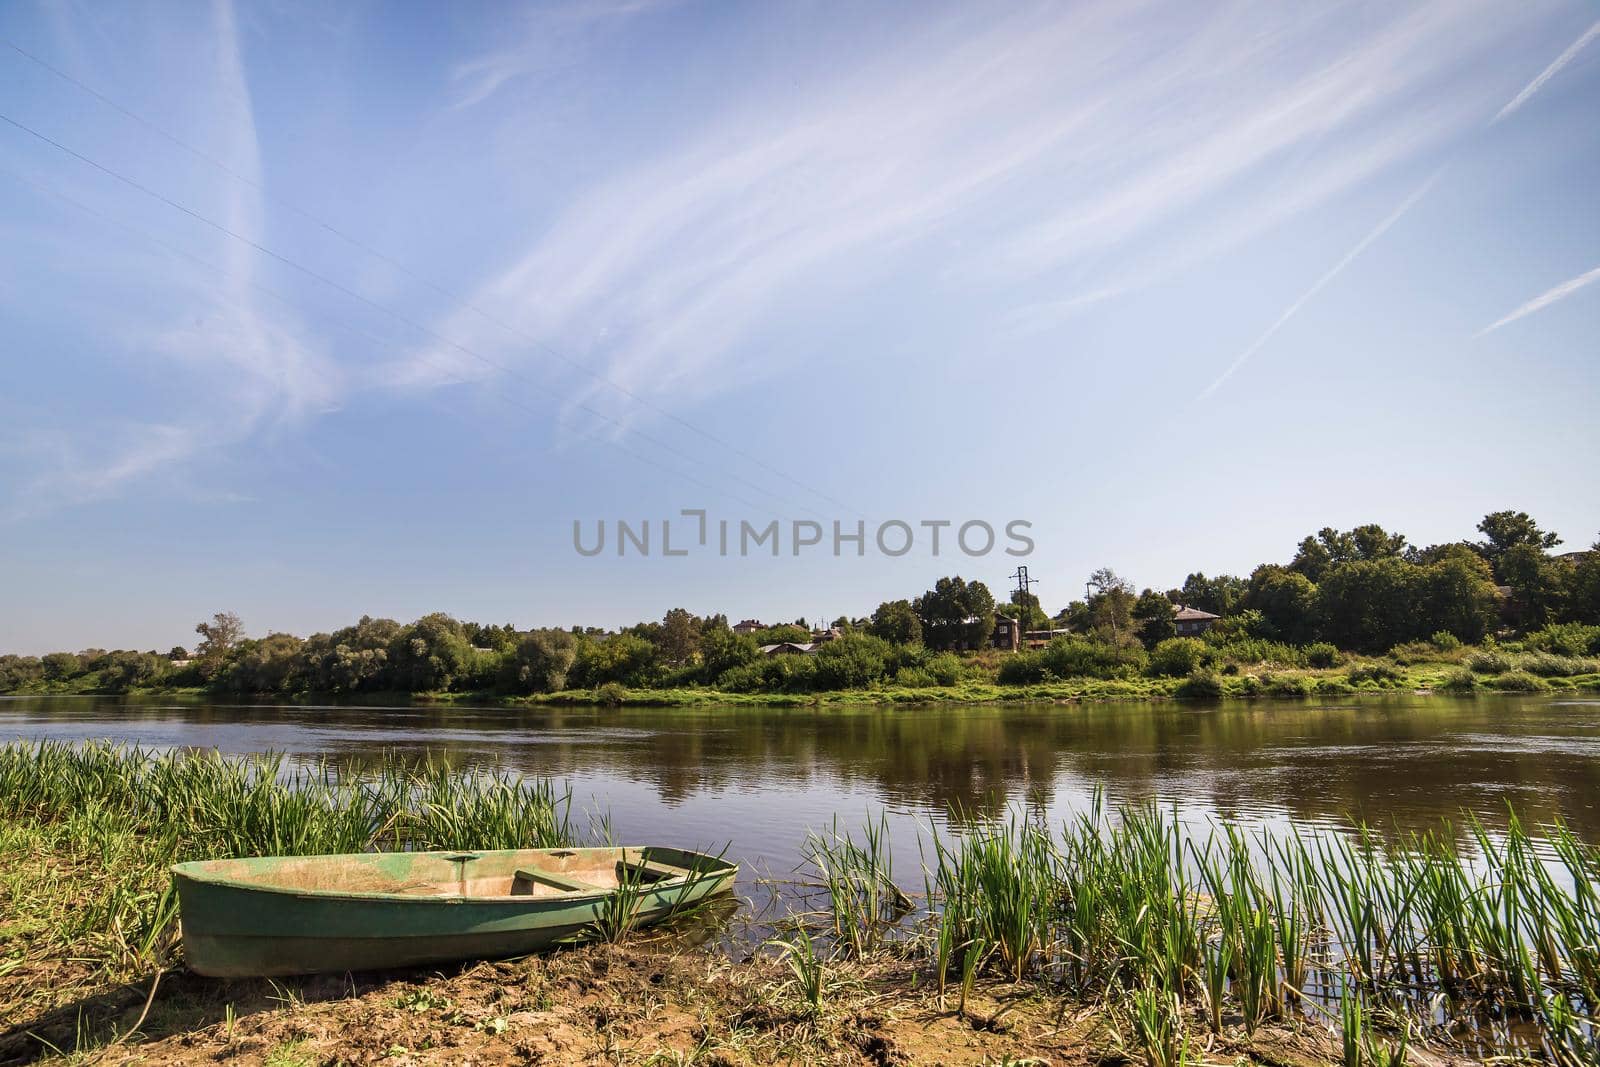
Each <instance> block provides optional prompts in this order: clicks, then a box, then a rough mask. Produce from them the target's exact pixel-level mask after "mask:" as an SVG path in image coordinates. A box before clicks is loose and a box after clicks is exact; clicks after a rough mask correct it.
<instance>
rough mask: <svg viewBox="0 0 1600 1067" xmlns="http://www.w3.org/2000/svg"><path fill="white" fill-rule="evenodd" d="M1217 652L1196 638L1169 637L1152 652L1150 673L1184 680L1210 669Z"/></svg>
mask: <svg viewBox="0 0 1600 1067" xmlns="http://www.w3.org/2000/svg"><path fill="white" fill-rule="evenodd" d="M1215 659H1216V652H1215V651H1213V650H1212V648H1211V647H1210V646H1209V645H1207V644H1206V643H1205V642H1204V641H1202V640H1200V639H1199V638H1196V637H1169V638H1167V639H1166V640H1165V641H1162V642H1161V643H1160V644H1158V645H1156V647H1155V648H1154V649H1152V650H1151V652H1150V673H1151V674H1154V675H1157V676H1160V677H1164V678H1183V677H1186V676H1188V675H1190V674H1193V673H1194V672H1195V671H1197V670H1199V669H1200V668H1201V667H1209V666H1210V665H1211V664H1212V663H1213V662H1214V661H1215Z"/></svg>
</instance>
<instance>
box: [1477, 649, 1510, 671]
mask: <svg viewBox="0 0 1600 1067" xmlns="http://www.w3.org/2000/svg"><path fill="white" fill-rule="evenodd" d="M1513 666H1515V664H1513V663H1512V662H1511V657H1510V656H1508V655H1506V654H1505V653H1504V652H1497V651H1494V650H1492V649H1485V650H1484V651H1482V652H1474V653H1473V654H1472V655H1470V656H1468V657H1467V670H1469V671H1472V672H1473V673H1475V674H1504V673H1505V672H1506V671H1509V670H1511V669H1512V667H1513Z"/></svg>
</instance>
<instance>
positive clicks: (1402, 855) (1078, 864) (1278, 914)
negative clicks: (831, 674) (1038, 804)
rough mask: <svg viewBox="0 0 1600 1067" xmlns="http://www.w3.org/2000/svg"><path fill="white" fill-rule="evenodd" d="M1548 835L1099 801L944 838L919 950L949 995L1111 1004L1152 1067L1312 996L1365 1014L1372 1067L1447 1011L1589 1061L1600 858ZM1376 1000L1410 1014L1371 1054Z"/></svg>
mask: <svg viewBox="0 0 1600 1067" xmlns="http://www.w3.org/2000/svg"><path fill="white" fill-rule="evenodd" d="M1540 829H1541V832H1540V834H1539V836H1538V837H1536V836H1535V835H1534V834H1532V833H1530V831H1528V830H1527V829H1526V828H1525V827H1524V825H1523V824H1522V823H1521V821H1520V820H1518V819H1517V818H1516V817H1515V815H1512V816H1511V817H1510V818H1509V819H1508V824H1507V828H1506V830H1505V831H1504V832H1501V833H1491V832H1490V831H1489V830H1488V829H1487V828H1486V827H1484V826H1483V825H1482V824H1481V823H1478V822H1476V821H1469V823H1468V824H1467V826H1466V831H1467V833H1466V835H1465V847H1463V846H1462V845H1461V844H1458V839H1457V837H1456V835H1455V834H1454V832H1453V831H1452V830H1451V829H1450V828H1448V827H1446V828H1443V829H1441V830H1439V831H1435V832H1427V833H1412V834H1406V835H1402V836H1400V837H1398V838H1397V839H1393V840H1391V841H1389V842H1387V843H1383V842H1380V841H1379V840H1378V839H1377V837H1376V836H1375V835H1374V834H1372V833H1371V832H1370V831H1369V830H1367V829H1366V828H1365V827H1360V826H1357V827H1353V828H1351V829H1350V831H1349V832H1345V833H1317V834H1310V835H1306V834H1301V833H1299V832H1290V833H1287V834H1271V833H1267V832H1265V831H1262V832H1257V833H1247V832H1246V831H1244V830H1241V829H1239V828H1238V827H1235V826H1228V825H1224V826H1220V827H1217V828H1216V829H1214V830H1213V831H1211V832H1209V833H1207V834H1205V835H1203V836H1196V835H1193V834H1190V833H1189V832H1187V831H1185V830H1184V829H1183V828H1182V827H1181V826H1180V825H1179V824H1178V823H1177V821H1176V820H1175V819H1173V818H1170V817H1168V816H1166V815H1164V814H1163V813H1161V812H1159V811H1157V810H1155V809H1152V808H1148V807H1135V808H1126V809H1123V810H1121V811H1120V812H1118V813H1117V815H1116V817H1115V818H1106V817H1105V816H1104V813H1103V812H1102V811H1101V810H1100V808H1099V806H1098V804H1097V805H1096V806H1095V807H1094V808H1093V809H1092V810H1091V811H1090V812H1088V813H1086V814H1084V815H1082V816H1080V817H1079V818H1078V819H1077V820H1076V821H1074V822H1073V823H1071V824H1069V825H1067V826H1066V827H1064V828H1063V829H1062V830H1061V831H1060V832H1059V833H1053V832H1051V831H1050V830H1049V829H1048V828H1047V827H1045V826H1044V825H1042V824H1041V823H1040V822H1039V821H1038V820H1037V819H1034V818H1028V817H1024V816H1022V815H1020V814H1013V815H1012V816H1011V817H1010V818H1009V819H1006V820H999V821H991V822H988V823H978V824H976V825H972V824H968V825H967V826H966V827H965V829H964V830H963V832H962V833H961V834H960V835H959V836H956V837H953V838H952V839H950V840H948V841H947V840H945V839H943V838H941V837H938V836H936V837H935V839H934V840H935V844H934V849H933V853H932V867H931V870H930V876H929V886H930V897H931V905H930V907H931V911H932V914H931V916H930V918H929V928H930V933H929V935H928V945H929V949H928V952H929V956H930V958H931V961H932V962H933V964H934V967H935V969H936V971H937V972H938V975H939V978H940V982H941V988H942V985H943V981H944V977H945V975H946V974H950V975H956V974H961V975H963V976H964V977H965V976H966V975H967V974H968V973H970V970H971V968H972V967H973V966H974V965H976V966H977V967H978V968H980V969H987V970H990V971H992V972H995V973H998V974H1001V975H1003V976H1005V977H1006V978H1009V979H1012V980H1016V981H1020V980H1022V979H1023V978H1026V977H1029V976H1030V975H1031V976H1034V977H1037V978H1042V979H1044V980H1047V981H1051V982H1056V983H1059V984H1060V985H1062V986H1063V987H1065V989H1066V990H1067V991H1069V992H1071V993H1073V994H1074V995H1076V996H1078V997H1079V998H1082V999H1088V1000H1094V999H1103V1000H1105V1001H1106V1002H1108V1004H1110V1005H1111V1006H1112V1008H1113V1011H1112V1017H1113V1018H1114V1019H1118V1020H1120V1021H1121V1026H1122V1029H1123V1031H1124V1034H1125V1037H1126V1038H1127V1039H1128V1040H1130V1041H1133V1042H1135V1043H1137V1044H1138V1045H1139V1046H1140V1049H1141V1055H1142V1056H1143V1057H1144V1058H1146V1059H1147V1060H1148V1061H1149V1062H1151V1063H1166V1062H1171V1060H1172V1057H1174V1056H1181V1055H1182V1054H1183V1053H1182V1050H1183V1049H1184V1048H1185V1047H1187V1046H1186V1042H1187V1040H1188V1039H1187V1037H1186V1036H1185V1034H1184V1033H1183V1032H1182V1027H1183V1026H1186V1025H1189V1022H1188V1020H1189V1019H1190V1016H1192V1017H1193V1020H1194V1021H1201V1022H1203V1023H1204V1025H1205V1026H1207V1027H1208V1028H1209V1029H1211V1030H1213V1031H1218V1032H1220V1031H1221V1029H1222V1028H1223V1026H1224V1025H1225V1020H1237V1021H1238V1022H1239V1023H1240V1024H1241V1025H1242V1026H1243V1027H1244V1028H1245V1029H1247V1030H1253V1029H1254V1028H1255V1027H1257V1026H1259V1025H1261V1024H1263V1023H1266V1022H1269V1021H1273V1020H1281V1019H1285V1018H1288V1017H1291V1016H1293V1015H1296V1014H1300V1013H1304V1012H1305V1011H1306V1010H1307V1007H1308V1003H1307V1002H1308V1001H1309V1002H1315V1004H1313V1005H1312V1006H1319V1007H1320V1006H1326V1005H1329V1004H1334V1003H1342V1007H1343V1010H1344V1013H1345V1014H1346V1015H1347V1016H1349V1017H1352V1018H1354V1017H1355V1015H1354V1014H1352V1013H1356V1014H1359V1018H1360V1020H1361V1025H1362V1026H1363V1028H1364V1030H1363V1034H1362V1035H1361V1036H1359V1038H1358V1047H1359V1048H1360V1049H1361V1050H1362V1052H1361V1054H1362V1055H1363V1056H1364V1057H1365V1062H1381V1061H1382V1059H1383V1058H1384V1057H1385V1056H1392V1057H1393V1061H1392V1062H1400V1061H1403V1059H1404V1057H1405V1043H1404V1041H1405V1037H1406V1035H1407V1032H1408V1031H1409V1029H1410V1026H1411V1025H1412V1024H1413V1023H1414V1024H1415V1025H1417V1026H1419V1027H1423V1028H1426V1027H1427V1026H1429V1025H1438V1023H1439V1020H1440V1019H1441V1018H1442V1019H1445V1020H1447V1021H1449V1022H1452V1023H1458V1022H1463V1021H1466V1022H1467V1023H1468V1024H1469V1025H1470V1026H1472V1027H1476V1028H1478V1029H1479V1030H1480V1031H1487V1032H1488V1033H1487V1036H1488V1038H1489V1039H1490V1040H1491V1041H1498V1042H1500V1043H1502V1044H1503V1043H1507V1042H1509V1043H1511V1044H1515V1043H1516V1041H1517V1040H1518V1038H1516V1037H1514V1036H1513V1035H1514V1033H1515V1034H1527V1033H1534V1034H1537V1043H1538V1045H1539V1049H1538V1050H1537V1051H1539V1052H1541V1053H1542V1054H1543V1055H1545V1056H1546V1057H1547V1058H1549V1059H1551V1060H1554V1061H1557V1062H1563V1063H1565V1062H1574V1063H1575V1062H1581V1061H1587V1062H1595V1061H1596V1059H1597V1056H1600V1046H1597V1044H1596V1026H1595V1015H1596V1012H1597V1010H1600V849H1597V848H1596V847H1595V846H1592V845H1589V844H1586V843H1584V842H1582V841H1580V840H1579V839H1578V838H1577V837H1576V836H1575V835H1574V834H1573V833H1572V832H1571V831H1570V829H1568V828H1567V827H1566V826H1565V825H1564V824H1562V823H1559V822H1557V823H1555V824H1553V825H1550V826H1547V827H1541V828H1540ZM974 953H980V954H981V955H980V958H978V959H977V960H976V963H974V960H973V954H974ZM1352 998H1355V999H1352ZM1369 1001H1372V1002H1379V1001H1381V1002H1382V1004H1383V1005H1384V1007H1385V1012H1384V1015H1383V1017H1384V1018H1386V1019H1388V1018H1390V1017H1391V1016H1392V1017H1393V1018H1396V1019H1406V1020H1407V1021H1405V1023H1404V1024H1403V1025H1401V1026H1400V1028H1399V1031H1398V1032H1399V1034H1400V1041H1399V1043H1398V1044H1394V1045H1391V1046H1380V1045H1379V1044H1376V1043H1374V1042H1375V1039H1374V1038H1373V1037H1372V1035H1371V1034H1370V1033H1369V1032H1367V1031H1370V1029H1371V1018H1372V1013H1371V1012H1370V1011H1369V1010H1368V1009H1367V1007H1366V1005H1367V1004H1368V1002H1369ZM1172 1005H1178V1006H1179V1007H1180V1008H1181V1009H1183V1010H1177V1011H1174V1010H1171V1006H1172ZM1408 1016H1409V1018H1408V1019H1407V1017H1408ZM1512 1024H1515V1025H1514V1026H1513V1025H1512ZM1174 1027H1178V1028H1179V1029H1177V1030H1174ZM1380 1047H1381V1049H1382V1052H1381V1053H1380V1051H1379V1050H1380Z"/></svg>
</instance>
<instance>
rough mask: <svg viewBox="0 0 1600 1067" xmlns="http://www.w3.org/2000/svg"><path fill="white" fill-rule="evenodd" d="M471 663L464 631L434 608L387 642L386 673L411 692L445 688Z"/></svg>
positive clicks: (469, 647)
mask: <svg viewBox="0 0 1600 1067" xmlns="http://www.w3.org/2000/svg"><path fill="white" fill-rule="evenodd" d="M471 664H472V646H471V645H470V644H468V643H467V634H466V630H465V629H464V628H463V627H462V625H461V624H460V623H459V622H457V621H456V620H455V619H452V618H451V617H450V616H448V615H446V614H444V613H443V612H439V611H436V612H434V613H433V614H431V615H424V616H423V617H422V618H420V619H418V620H417V621H416V622H414V623H412V624H411V625H410V626H407V627H405V628H404V629H403V630H401V631H400V632H399V633H398V634H396V635H395V638H394V640H393V641H392V642H391V643H390V645H389V671H388V672H387V673H388V674H389V676H390V677H391V678H392V679H393V681H394V683H395V684H396V685H397V686H398V687H399V688H401V689H403V690H406V691H407V692H412V693H423V692H434V691H440V690H447V689H449V688H450V684H451V683H452V682H453V681H455V680H456V679H457V678H459V677H461V676H462V675H463V674H464V673H466V671H467V670H468V668H470V666H471Z"/></svg>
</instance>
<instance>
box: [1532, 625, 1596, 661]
mask: <svg viewBox="0 0 1600 1067" xmlns="http://www.w3.org/2000/svg"><path fill="white" fill-rule="evenodd" d="M1523 644H1525V645H1527V646H1528V647H1529V648H1532V649H1537V650H1539V651H1541V652H1555V653H1557V654H1559V655H1562V656H1600V626H1585V625H1584V624H1583V623H1579V622H1564V623H1559V624H1555V625H1551V626H1546V627H1545V628H1544V629H1542V630H1535V631H1534V632H1533V633H1531V634H1529V635H1528V636H1527V637H1525V638H1523Z"/></svg>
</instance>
